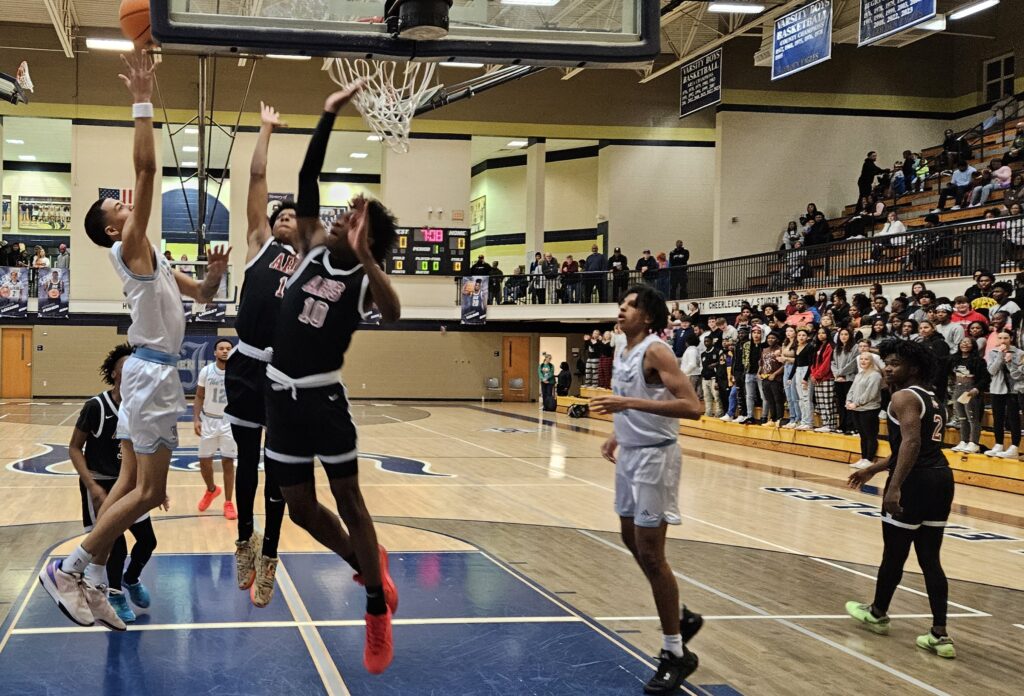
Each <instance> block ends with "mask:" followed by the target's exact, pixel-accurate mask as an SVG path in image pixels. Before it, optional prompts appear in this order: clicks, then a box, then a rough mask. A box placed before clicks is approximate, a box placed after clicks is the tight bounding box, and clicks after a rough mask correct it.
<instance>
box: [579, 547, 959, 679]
mask: <svg viewBox="0 0 1024 696" xmlns="http://www.w3.org/2000/svg"><path fill="white" fill-rule="evenodd" d="M579 532H580V534H582V535H583V536H585V537H587V538H589V539H593V540H594V541H596V542H598V543H599V544H603V545H605V546H607V547H609V548H612V549H615V550H616V551H619V552H620V553H624V554H626V555H628V556H631V555H632V554H631V553H630V552H629V549H627V548H625V547H624V546H620V545H618V544H614V543H612V542H610V541H608V540H606V539H602V538H601V537H599V536H597V535H596V534H592V533H591V532H588V531H586V530H584V529H581V530H579ZM672 574H673V575H675V576H676V577H677V578H679V579H680V580H683V581H684V582H688V583H690V584H691V585H693V586H694V587H699V588H700V589H702V590H704V591H706V592H710V593H712V594H714V595H716V596H717V597H721V598H722V599H724V600H726V601H729V602H732V603H733V604H736V605H739V606H741V607H743V608H744V609H746V610H747V611H750V612H753V613H755V614H760V615H762V616H765V617H766V618H771V619H772V620H773V621H776V622H778V623H779V624H781V625H783V626H785V627H786V628H789V629H791V630H794V631H796V632H797V633H801V634H803V635H805V636H807V637H808V638H812V639H814V640H816V641H818V642H820V643H824V644H825V645H827V646H829V647H831V648H835V649H836V650H839V651H840V652H842V653H845V654H846V655H849V656H850V657H853V658H855V659H857V660H860V661H861V662H865V663H867V664H869V665H871V666H872V667H875V668H877V669H880V670H882V671H883V672H886V673H888V674H890V675H892V676H894V677H896V678H897V679H902V680H903V681H905V682H907V683H908V684H912V685H914V686H916V687H917V688H919V689H921V690H923V691H927V692H928V693H930V694H934V696H950V694H948V693H946V692H945V691H942V690H940V689H937V688H935V687H934V686H932V685H931V684H927V683H925V682H923V681H921V680H920V679H917V678H916V677H912V676H911V675H909V674H907V673H905V672H901V671H900V670H898V669H895V668H893V667H890V666H889V665H887V664H885V663H882V662H879V661H878V660H875V659H874V658H871V657H868V656H867V655H864V654H863V653H859V652H857V651H856V650H853V649H851V648H848V647H846V646H845V645H842V644H840V643H837V642H835V641H834V640H832V639H830V638H826V637H825V636H822V635H819V634H817V633H815V632H814V631H812V630H810V629H808V628H804V627H803V626H800V625H799V624H795V623H793V622H792V621H789V620H788V619H782V618H774V617H771V616H770V615H769V613H768V612H767V611H765V610H764V609H762V608H760V607H758V606H755V605H753V604H750V603H749V602H745V601H743V600H742V599H739V598H738V597H733V596H732V595H730V594H728V593H726V592H723V591H722V590H719V589H718V588H716V587H712V586H711V585H708V584H706V583H703V582H701V581H700V580H696V579H694V578H691V577H689V576H686V575H683V574H682V573H680V572H678V571H673V572H672Z"/></svg>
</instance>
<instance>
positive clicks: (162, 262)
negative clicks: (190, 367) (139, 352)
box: [110, 242, 185, 355]
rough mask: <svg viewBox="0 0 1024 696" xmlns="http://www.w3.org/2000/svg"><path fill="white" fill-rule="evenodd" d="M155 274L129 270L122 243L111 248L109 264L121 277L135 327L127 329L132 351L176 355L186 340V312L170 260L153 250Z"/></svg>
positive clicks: (116, 243)
mask: <svg viewBox="0 0 1024 696" xmlns="http://www.w3.org/2000/svg"><path fill="white" fill-rule="evenodd" d="M153 258H154V262H155V263H156V271H155V272H154V273H153V275H146V276H140V275H136V274H134V273H132V272H131V270H129V268H128V266H127V265H126V264H125V262H124V259H122V258H121V242H114V246H112V247H111V248H110V262H111V263H112V264H113V265H114V270H116V271H117V274H118V275H119V276H121V283H122V284H123V286H124V296H125V299H126V300H127V301H128V311H129V312H130V313H131V317H132V325H131V326H130V327H128V343H130V344H131V345H132V347H133V348H150V349H152V350H158V351H160V352H162V353H169V354H171V355H177V354H178V353H179V352H181V342H182V340H183V339H184V338H185V312H184V310H183V309H182V306H181V292H179V291H178V284H177V282H176V281H175V280H174V274H173V273H172V272H171V265H170V264H169V263H167V259H165V258H164V257H163V256H161V255H160V254H158V253H157V250H156V248H155V247H154V248H153Z"/></svg>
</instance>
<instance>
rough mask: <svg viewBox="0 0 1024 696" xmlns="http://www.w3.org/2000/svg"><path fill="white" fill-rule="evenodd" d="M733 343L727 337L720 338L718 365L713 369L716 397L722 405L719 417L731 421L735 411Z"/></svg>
mask: <svg viewBox="0 0 1024 696" xmlns="http://www.w3.org/2000/svg"><path fill="white" fill-rule="evenodd" d="M733 357H734V355H733V344H732V341H730V340H728V339H723V340H722V349H721V350H720V351H719V354H718V367H717V369H716V370H715V385H716V386H717V387H718V399H719V401H720V402H721V405H722V415H721V419H722V420H724V421H731V420H732V417H733V415H734V414H735V413H736V397H735V396H734V390H735V386H734V385H733V380H732V361H733Z"/></svg>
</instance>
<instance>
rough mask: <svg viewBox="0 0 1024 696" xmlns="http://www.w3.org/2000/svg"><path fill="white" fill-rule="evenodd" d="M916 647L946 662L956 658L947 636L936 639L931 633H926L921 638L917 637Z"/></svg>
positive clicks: (950, 639)
mask: <svg viewBox="0 0 1024 696" xmlns="http://www.w3.org/2000/svg"><path fill="white" fill-rule="evenodd" d="M917 647H919V648H921V649H923V650H927V651H928V652H931V653H935V654H936V655H938V656H939V657H944V658H946V659H947V660H952V659H953V658H954V657H956V646H955V645H953V639H952V638H950V637H949V636H942V637H941V638H936V637H935V636H933V635H932V632H931V631H928V632H927V633H925V634H924V635H923V636H918V637H917Z"/></svg>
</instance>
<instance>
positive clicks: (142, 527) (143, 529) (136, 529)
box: [107, 517, 156, 590]
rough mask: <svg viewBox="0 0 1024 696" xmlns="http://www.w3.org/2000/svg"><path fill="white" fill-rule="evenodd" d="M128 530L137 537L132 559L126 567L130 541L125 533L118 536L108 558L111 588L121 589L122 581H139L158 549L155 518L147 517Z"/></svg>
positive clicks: (108, 576)
mask: <svg viewBox="0 0 1024 696" xmlns="http://www.w3.org/2000/svg"><path fill="white" fill-rule="evenodd" d="M128 531H129V532H131V533H132V536H133V537H135V544H134V545H133V546H132V560H131V561H130V562H129V563H128V568H127V569H125V567H124V562H125V559H126V558H128V542H127V541H125V538H124V534H122V535H121V536H119V537H118V538H117V541H115V542H114V546H113V548H111V549H110V556H109V557H108V558H107V583H108V584H109V587H110V589H112V590H120V589H121V581H122V579H123V580H124V582H126V583H128V584H129V585H134V584H135V583H137V582H138V581H139V575H141V574H142V569H143V568H145V567H146V564H147V563H149V559H150V558H151V557H152V556H153V551H155V550H156V534H155V533H154V532H153V520H151V519H150V518H148V517H147V518H146V519H144V520H142V521H141V522H136V523H135V524H133V525H132V526H131V527H129V528H128Z"/></svg>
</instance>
